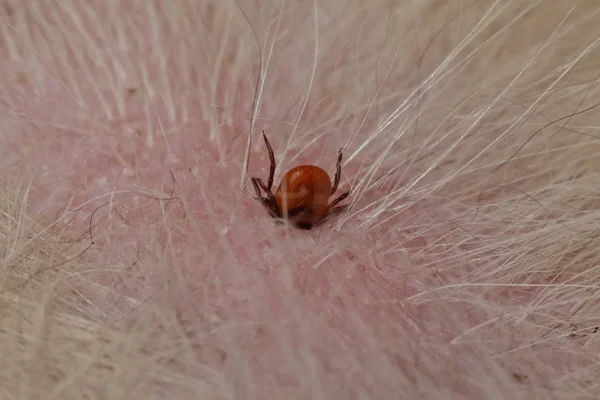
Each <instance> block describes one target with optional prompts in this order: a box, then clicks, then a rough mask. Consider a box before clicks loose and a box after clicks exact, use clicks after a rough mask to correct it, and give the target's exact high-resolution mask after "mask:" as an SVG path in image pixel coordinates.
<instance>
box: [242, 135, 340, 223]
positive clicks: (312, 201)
mask: <svg viewBox="0 0 600 400" xmlns="http://www.w3.org/2000/svg"><path fill="white" fill-rule="evenodd" d="M263 138H264V140H265V145H266V146H267V150H268V152H269V159H270V161H271V165H270V173H269V180H268V184H267V185H265V184H264V182H263V181H262V180H261V179H260V178H252V184H253V185H254V190H255V191H256V196H257V197H256V198H257V199H258V200H260V201H261V202H262V204H263V205H264V206H265V208H266V209H267V210H268V211H269V214H270V215H271V216H272V217H273V218H287V219H288V220H289V221H290V222H291V223H292V224H293V225H295V226H296V227H297V228H300V229H311V228H312V227H314V226H318V225H321V224H322V223H323V222H325V221H326V220H328V219H329V218H331V217H332V216H334V215H337V214H340V213H341V212H342V211H344V210H345V209H346V207H347V205H343V206H337V207H336V205H337V204H338V203H339V202H341V201H342V200H344V199H345V198H346V197H348V195H349V194H350V191H347V192H345V193H343V194H342V195H340V196H339V197H338V198H336V199H335V200H333V201H332V202H331V203H329V198H330V197H331V196H332V195H333V194H334V193H335V192H336V190H337V187H338V184H339V183H340V176H341V173H342V151H341V150H340V152H339V154H338V160H337V166H336V173H335V178H334V180H333V184H332V183H331V180H330V178H329V175H328V174H327V172H325V171H324V170H323V169H322V168H319V167H317V166H314V165H299V166H297V167H294V168H292V169H291V170H289V171H288V172H287V173H286V174H285V176H284V177H283V179H282V180H281V183H280V184H279V187H278V188H277V191H276V192H275V194H273V192H271V188H272V186H273V175H274V173H275V155H274V154H273V149H272V148H271V144H270V143H269V140H268V139H267V136H266V135H265V134H264V132H263ZM260 189H262V190H263V192H264V193H265V196H263V195H262V194H261V192H260Z"/></svg>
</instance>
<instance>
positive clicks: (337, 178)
mask: <svg viewBox="0 0 600 400" xmlns="http://www.w3.org/2000/svg"><path fill="white" fill-rule="evenodd" d="M341 175H342V149H340V152H339V153H338V159H337V164H336V167H335V178H333V186H332V187H331V194H334V193H335V191H336V190H337V188H338V185H339V183H340V177H341Z"/></svg>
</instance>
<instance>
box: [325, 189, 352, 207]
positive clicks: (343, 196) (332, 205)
mask: <svg viewBox="0 0 600 400" xmlns="http://www.w3.org/2000/svg"><path fill="white" fill-rule="evenodd" d="M349 194H350V191H349V190H348V191H347V192H346V193H343V194H341V195H340V197H338V198H337V199H335V200H334V201H332V202H331V204H330V205H329V207H328V208H329V210H331V209H332V208H333V207H335V206H336V205H337V204H338V203H339V202H340V201H342V200H344V199H345V198H346V197H348V195H349Z"/></svg>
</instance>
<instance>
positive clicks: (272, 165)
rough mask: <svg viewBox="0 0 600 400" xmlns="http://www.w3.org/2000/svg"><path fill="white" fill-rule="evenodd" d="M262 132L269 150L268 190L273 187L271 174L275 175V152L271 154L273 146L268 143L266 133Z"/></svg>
mask: <svg viewBox="0 0 600 400" xmlns="http://www.w3.org/2000/svg"><path fill="white" fill-rule="evenodd" d="M262 134H263V139H264V140H265V145H266V146H267V151H268V152H269V161H270V162H271V165H270V167H269V180H268V181H267V188H268V189H269V191H270V190H271V188H272V187H273V176H274V175H275V154H273V148H272V147H271V143H269V139H267V135H265V131H263V133H262Z"/></svg>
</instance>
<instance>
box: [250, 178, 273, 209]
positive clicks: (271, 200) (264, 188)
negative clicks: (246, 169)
mask: <svg viewBox="0 0 600 400" xmlns="http://www.w3.org/2000/svg"><path fill="white" fill-rule="evenodd" d="M255 179H256V183H258V185H259V186H260V188H261V189H262V190H263V192H265V194H266V195H267V199H269V201H270V202H272V203H273V204H277V202H276V201H275V196H274V195H273V192H271V189H269V188H268V187H266V186H265V183H264V182H263V181H262V179H260V178H255Z"/></svg>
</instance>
